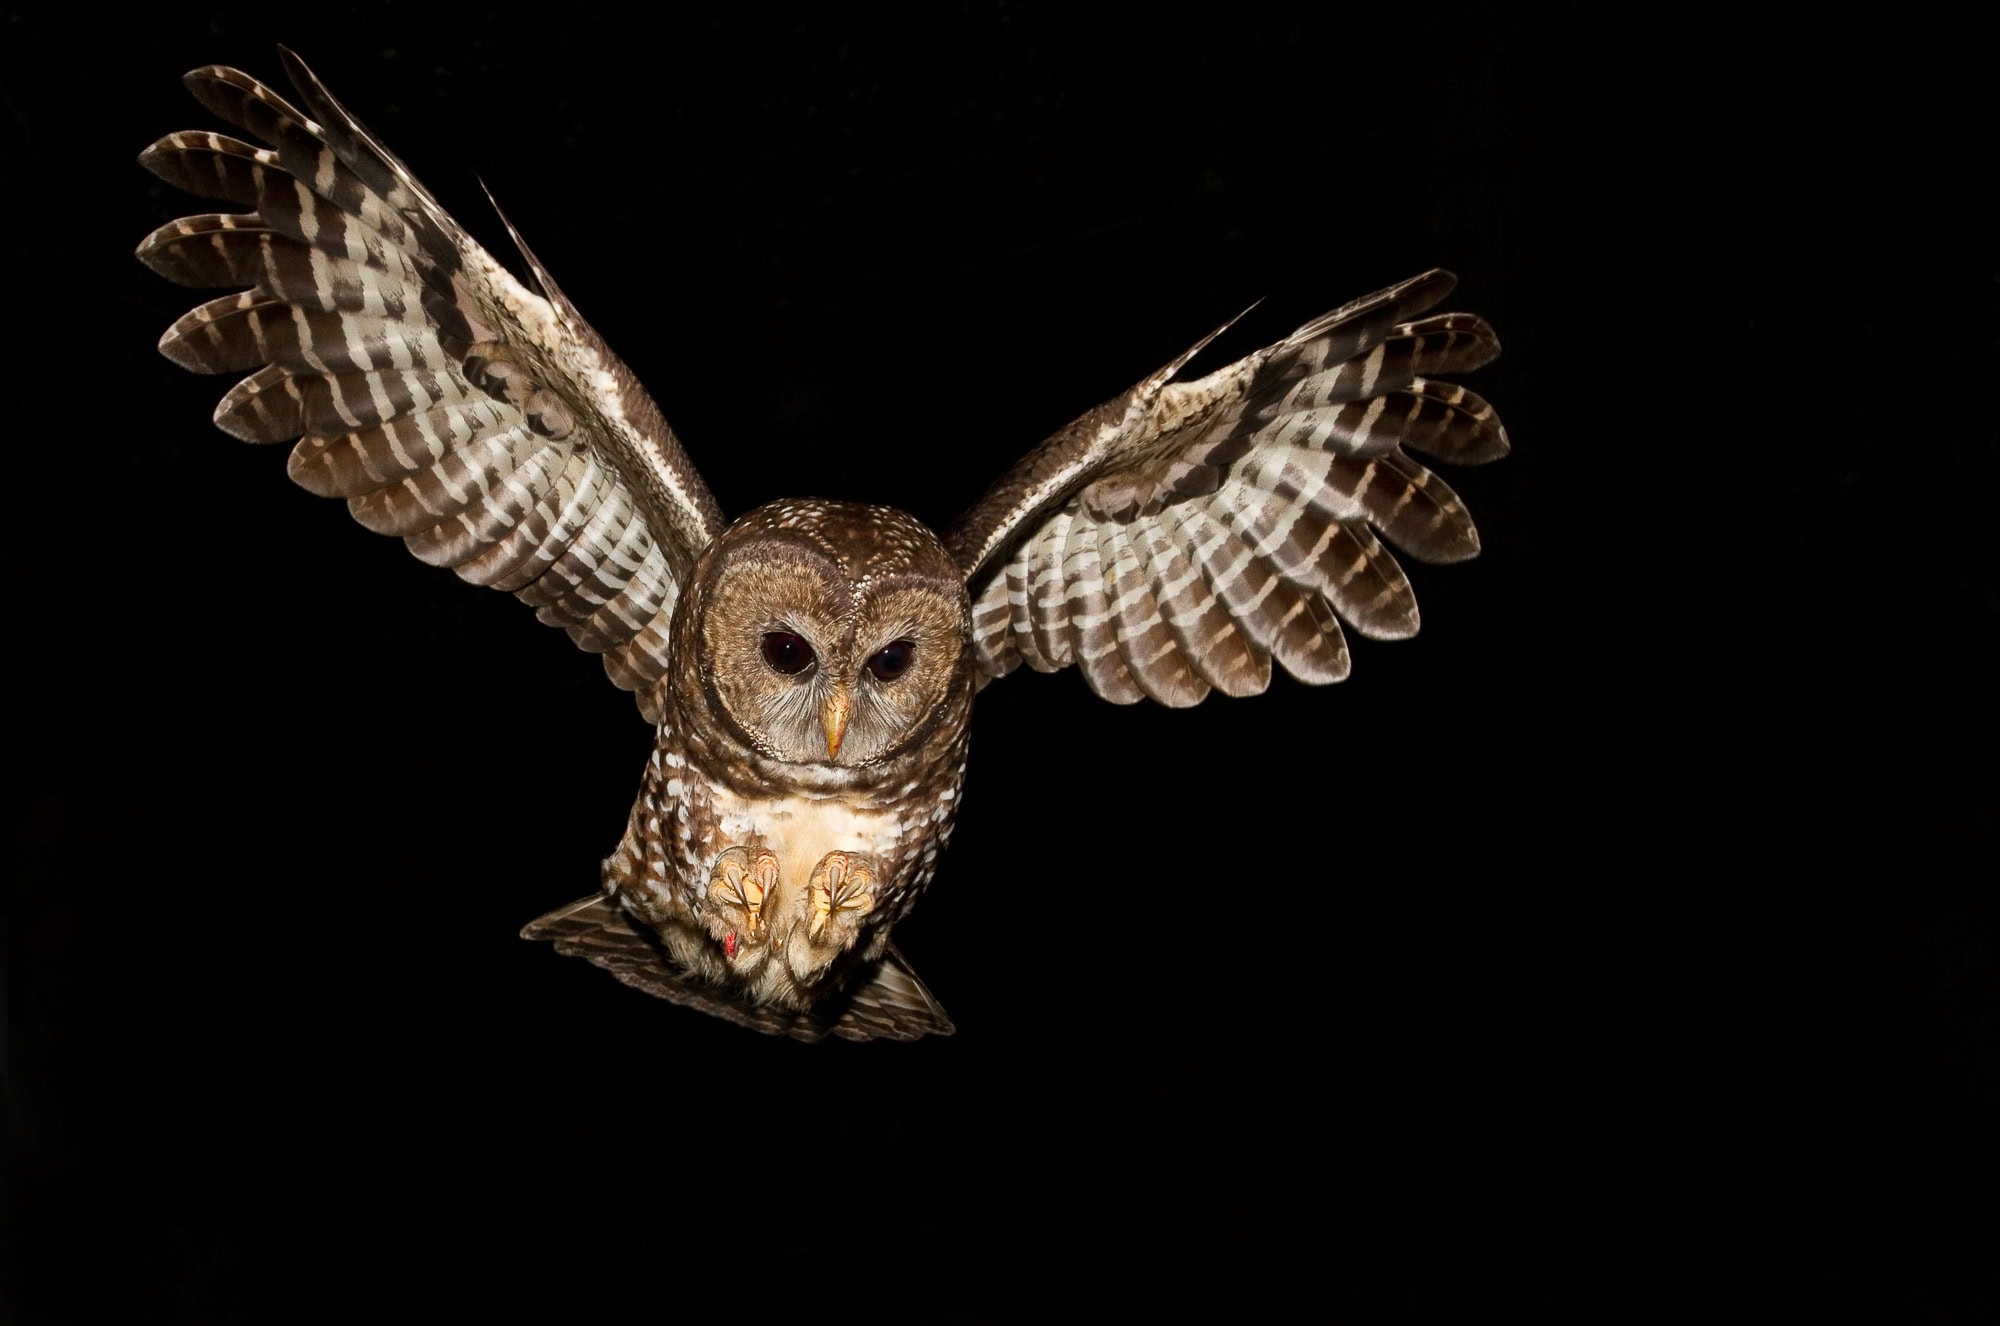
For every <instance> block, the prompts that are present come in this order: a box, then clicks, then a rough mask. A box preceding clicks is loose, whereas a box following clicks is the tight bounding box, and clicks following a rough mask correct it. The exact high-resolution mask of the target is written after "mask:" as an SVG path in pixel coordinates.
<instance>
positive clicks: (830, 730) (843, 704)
mask: <svg viewBox="0 0 2000 1326" xmlns="http://www.w3.org/2000/svg"><path fill="white" fill-rule="evenodd" d="M847 706H848V699H847V692H846V691H835V692H834V693H833V694H832V695H829V696H827V697H826V712H825V713H823V714H821V715H820V722H821V723H822V724H823V725H824V726H825V727H826V758H828V759H829V760H831V759H835V758H838V756H839V755H840V739H841V738H842V737H844V736H846V735H847Z"/></svg>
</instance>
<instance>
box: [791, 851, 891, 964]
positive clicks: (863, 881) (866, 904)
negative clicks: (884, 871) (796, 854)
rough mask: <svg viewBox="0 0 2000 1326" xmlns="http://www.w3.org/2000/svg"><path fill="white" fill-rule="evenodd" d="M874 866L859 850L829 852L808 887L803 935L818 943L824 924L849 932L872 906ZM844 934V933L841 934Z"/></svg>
mask: <svg viewBox="0 0 2000 1326" xmlns="http://www.w3.org/2000/svg"><path fill="white" fill-rule="evenodd" d="M875 880H876V875H875V866H874V864H873V863H872V862H871V861H870V860H869V859H868V858H867V857H866V856H864V855H862V854H861V853H859V852H828V853H827V854H826V855H825V856H823V857H821V858H820V863H819V864H818V865H816V866H814V867H813V872H812V880H811V881H810V883H809V884H808V886H807V892H806V896H807V900H808V902H809V904H810V909H811V910H810V911H809V912H808V914H807V921H806V934H807V935H808V937H810V938H811V940H812V942H813V943H815V944H817V943H819V942H821V939H822V938H823V937H824V936H825V934H826V930H827V927H828V926H829V925H831V926H833V927H834V928H835V929H836V930H839V931H851V930H852V929H853V928H854V926H855V925H856V924H858V923H859V922H860V920H861V918H862V917H864V916H866V915H867V914H868V913H869V912H870V911H872V910H874V907H875ZM843 937H845V936H843Z"/></svg>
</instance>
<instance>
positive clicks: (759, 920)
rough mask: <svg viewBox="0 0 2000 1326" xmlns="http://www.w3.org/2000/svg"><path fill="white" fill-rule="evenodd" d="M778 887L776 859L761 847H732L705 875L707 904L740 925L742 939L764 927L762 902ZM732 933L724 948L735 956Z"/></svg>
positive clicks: (733, 933)
mask: <svg viewBox="0 0 2000 1326" xmlns="http://www.w3.org/2000/svg"><path fill="white" fill-rule="evenodd" d="M777 887H778V858H777V857H776V856H775V855H773V854H772V853H770V852H768V851H766V850H765V849H763V848H761V847H756V848H751V847H732V848H730V849H729V850H728V851H726V852H724V853H723V854H722V855H721V856H718V857H717V858H715V866H714V867H713V868H712V869H711V870H710V871H709V872H708V901H709V902H710V904H712V905H714V906H716V907H718V908H720V909H721V913H722V915H723V916H724V917H726V918H728V919H731V920H736V921H738V922H739V923H740V926H741V929H742V931H743V933H744V935H745V936H753V935H755V934H756V933H757V931H758V930H759V929H760V928H761V927H762V926H763V924H764V900H765V899H766V898H768V897H770V896H771V894H772V892H773V891H774V890H776V888H777ZM735 939H736V932H735V931H734V930H732V931H730V932H729V941H727V946H728V948H729V950H730V956H731V957H734V956H735V948H736V945H735V943H734V942H733V941H734V940H735Z"/></svg>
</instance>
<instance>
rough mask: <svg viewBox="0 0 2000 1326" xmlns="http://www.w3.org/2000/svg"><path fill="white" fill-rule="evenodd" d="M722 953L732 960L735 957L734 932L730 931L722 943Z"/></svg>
mask: <svg viewBox="0 0 2000 1326" xmlns="http://www.w3.org/2000/svg"><path fill="white" fill-rule="evenodd" d="M722 951H723V953H725V954H726V955H728V956H729V957H732V958H733V957H735V956H736V932H735V931H734V930H731V931H730V932H729V937H728V938H726V939H724V940H723V941H722Z"/></svg>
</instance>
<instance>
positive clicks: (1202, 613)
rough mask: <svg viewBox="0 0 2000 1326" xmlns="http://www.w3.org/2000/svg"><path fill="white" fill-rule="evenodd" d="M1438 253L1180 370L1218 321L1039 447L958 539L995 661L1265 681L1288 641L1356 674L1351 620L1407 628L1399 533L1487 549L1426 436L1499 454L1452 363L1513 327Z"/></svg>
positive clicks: (1449, 552)
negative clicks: (1479, 301) (1280, 333)
mask: <svg viewBox="0 0 2000 1326" xmlns="http://www.w3.org/2000/svg"><path fill="white" fill-rule="evenodd" d="M1454 284H1455V279H1454V278H1453V277H1452V276H1451V274H1450V273H1448V272H1443V271H1430V272H1426V273H1424V274H1423V275H1421V276H1417V277H1413V278H1412V279H1410V280H1408V281H1404V282H1402V283H1400V284H1398V285H1394V286H1391V287H1389V288H1388V289H1386V290H1381V291H1378V292H1376V293H1375V294H1372V295H1368V296H1365V297H1364V298H1361V299H1357V300H1355V301H1353V302H1352V303H1350V304H1347V305H1344V306H1342V307H1341V308H1338V309H1335V310H1334V311H1333V312H1331V313H1328V314H1326V315H1325V316H1324V317H1321V318H1317V319H1315V320H1313V321H1312V322H1310V323H1307V324H1306V325H1305V326H1303V327H1301V328H1299V329H1298V330H1297V331H1295V332H1293V333H1292V334H1291V335H1290V336H1288V337H1286V338H1285V339H1284V340H1282V341H1279V342H1278V343H1277V344H1275V345H1271V346H1267V347H1265V348H1264V349H1262V350H1259V351H1257V352H1256V353H1255V354H1251V355H1248V356H1246V357H1245V358H1243V359H1240V360H1238V361H1237V362H1235V363H1233V364H1230V365H1229V366H1228V367H1226V368H1222V369H1218V370H1217V371H1215V372H1214V373H1211V374H1209V375H1208V376H1207V377H1204V378H1200V379H1197V380H1195V381H1191V382H1176V381H1174V377H1175V375H1176V374H1177V373H1178V372H1179V371H1180V369H1181V368H1182V367H1183V366H1185V365H1186V363H1187V362H1188V360H1190V359H1192V358H1193V357H1194V355H1195V354H1196V353H1197V352H1198V351H1199V350H1200V349H1201V348H1202V346H1204V345H1206V344H1207V343H1208V340H1212V339H1214V334H1211V336H1210V337H1209V338H1208V339H1207V340H1204V341H1202V342H1201V343H1200V344H1197V345H1196V346H1194V347H1193V348H1192V349H1190V350H1189V351H1188V352H1187V353H1186V354H1184V355H1182V356H1181V357H1180V358H1179V359H1176V360H1175V361H1174V362H1173V363H1171V364H1169V365H1167V367H1165V368H1163V369H1161V370H1160V371H1159V372H1157V373H1155V374H1153V375H1152V376H1151V377H1149V378H1147V379H1146V380H1145V381H1143V382H1141V383H1140V384H1139V385H1138V386H1136V387H1134V388H1132V390H1130V391H1128V392H1126V393H1125V394H1124V395H1123V396H1120V397H1118V398H1117V399H1116V400H1113V401H1110V402H1108V403H1107V404H1105V405H1102V406H1099V407H1098V408H1097V409H1095V410H1092V411H1090V412H1089V413H1088V414H1085V415H1084V416H1083V417H1082V418H1080V419H1078V420H1076V421H1075V422H1074V423H1072V424H1070V425H1069V426H1068V427H1066V428H1064V429H1063V430H1062V431H1061V432H1058V433H1056V434H1055V435H1054V436H1052V437H1050V438H1049V439H1048V440H1047V441H1046V442H1044V443H1042V445H1041V446H1040V447H1038V448H1036V449H1035V450H1034V451H1033V452H1030V453H1029V454H1028V455H1027V456H1026V457H1024V458H1023V459H1022V460H1021V461H1020V462H1019V463H1018V464H1016V465H1015V466H1014V467H1013V468H1012V469H1011V470H1009V471H1008V472H1007V473H1006V474H1005V475H1003V476H1001V478H1000V480H999V482H997V483H996V484H994V485H993V487H992V488H991V489H989V490H988V491H987V493H986V495H985V496H984V497H983V498H981V499H980V501H979V502H978V504H976V505H975V506H974V507H973V508H972V509H971V510H970V511H968V512H967V513H966V514H965V516H963V517H962V518H961V519H960V520H959V522H958V524H957V525H956V526H955V527H954V528H953V529H952V531H951V533H950V535H949V536H948V537H947V539H946V546H947V547H949V548H950V549H951V552H952V554H953V556H954V557H955V558H956V559H957V560H958V563H959V565H960V566H962V567H964V568H965V572H966V584H967V588H968V589H969V590H970V592H971V594H972V598H973V627H972V629H973V648H974V653H975V656H976V658H977V662H978V666H979V669H980V671H981V673H982V674H983V675H984V677H985V678H987V679H991V678H994V677H1000V676H1004V675H1006V674H1007V673H1009V672H1011V671H1013V670H1014V668H1015V667H1017V666H1018V665H1020V664H1021V663H1023V662H1025V663H1027V664H1028V666H1030V667H1032V668H1035V669H1037V670H1039V671H1043V672H1052V671H1055V670H1057V669H1059V668H1062V667H1066V666H1068V665H1070V664H1072V663H1074V664H1076V665H1077V666H1078V668H1079V669H1080V670H1081V671H1082V672H1083V675H1084V677H1085V679H1086V680H1087V681H1088V682H1089V684H1090V687H1091V689H1092V690H1094V691H1096V692H1097V693H1098V694H1099V695H1101V696H1103V697H1104V698H1106V699H1108V700H1113V701H1116V702H1118V703H1120V704H1130V703H1133V702H1134V701H1137V700H1140V699H1146V698H1150V699H1153V700H1156V701H1158V702H1160V703H1162V704H1166V705H1174V706H1181V705H1191V704H1194V703H1196V702H1198V701H1200V700H1201V699H1202V698H1203V697H1205V696H1206V695H1207V694H1208V692H1209V691H1210V689H1211V688H1212V689H1215V690H1219V691H1222V692H1223V693H1224V694H1226V695H1253V694H1256V693H1258V692H1260V691H1262V690H1263V689H1264V688H1265V687H1266V686H1267V685H1268V684H1269V682H1270V677H1271V660H1272V659H1274V658H1275V659H1276V660H1277V661H1278V662H1279V663H1280V664H1281V665H1282V666H1283V667H1284V669H1285V670H1286V671H1287V672H1289V673H1291V674H1292V675H1293V676H1294V677H1297V678H1298V679H1299V680H1301V681H1305V682H1314V683H1318V682H1331V681H1339V680H1340V679H1341V678H1343V677H1345V676H1346V675H1347V671H1348V655H1347V644H1346V640H1345V638H1344V637H1343V635H1342V633H1341V627H1340V623H1341V622H1342V621H1345V622H1346V623H1347V624H1348V626H1350V627H1352V628H1353V629H1354V630H1357V631H1359V632H1360V633H1361V634H1363V635H1365V636H1371V637H1375V638H1379V639H1394V638H1400V637H1404V636H1409V635H1413V634H1415V632H1416V629H1417V602H1416V597H1415V595H1414V594H1412V593H1411V591H1410V585H1409V581H1408V580H1407V579H1406V578H1405V577H1404V575H1403V572H1402V568H1401V567H1399V566H1398V565H1397V563H1396V559H1395V557H1394V556H1393V555H1392V554H1391V553H1390V552H1389V550H1388V549H1387V548H1385V547H1384V546H1383V545H1382V543H1381V541H1380V540H1378V539H1377V538H1376V534H1377V533H1378V532H1379V533H1380V534H1381V535H1382V536H1383V537H1384V538H1386V539H1387V540H1388V541H1389V542H1390V543H1392V544H1394V545H1395V546H1396V547H1398V548H1400V549H1402V550H1403V551H1404V552H1406V553H1408V554H1410V555H1411V556H1413V557H1415V558H1417V559H1418V560H1419V561H1425V562H1454V561H1462V560H1464V559H1466V558H1469V557H1472V556H1474V555H1476V554H1477V553H1478V551H1479V536H1478V534H1477V533H1476V531H1475V530H1474V528H1473V525H1472V519H1471V517H1470V516H1468V515H1467V514H1466V510H1465V507H1464V505H1463V504H1462V503H1460V502H1459V500H1458V497H1457V495H1456V494H1454V493H1453V492H1452V491H1451V489H1450V488H1449V487H1447V486H1446V485H1445V483H1444V481H1443V480H1441V479H1439V478H1438V477H1437V476H1436V475H1435V474H1433V473H1431V471H1430V470H1428V469H1426V468H1425V467H1424V466H1422V465H1420V464H1418V463H1417V462H1416V461H1415V460H1413V459H1411V457H1410V455H1409V452H1410V451H1421V452H1425V453H1427V454H1428V455H1431V456H1435V457H1437V458H1438V459H1440V460H1445V461H1450V462H1454V463H1457V464H1466V465H1470V464H1478V463H1482V462H1485V461H1490V460H1495V459H1497V458H1499V457H1500V456H1502V455H1505V454H1506V451H1507V435H1506V432H1505V430H1503V429H1502V428H1501V426H1500V421H1499V420H1498V418H1497V417H1495V415H1494V413H1493V410H1492V409H1491V407H1489V406H1488V405H1487V404H1486V402H1485V401H1483V400H1481V399H1480V398H1479V397H1478V396H1476V395H1474V394H1473V393H1472V392H1470V391H1467V390H1466V389H1465V388H1463V387H1459V386H1454V385H1451V384H1448V383H1445V382H1441V381H1438V380H1437V379H1438V375H1440V374H1446V373H1463V372H1467V371H1470V370H1472V369H1475V368H1478V367H1480V366H1481V365H1483V364H1485V363H1487V362H1489V361H1490V360H1492V359H1493V357H1494V356H1495V355H1497V354H1498V353H1499V352H1500V342H1499V340H1498V338H1497V337H1495V336H1494V334H1493V330H1492V328H1490V327H1488V326H1487V325H1486V323H1485V321H1484V320H1483V319H1481V318H1478V317H1474V316H1472V315H1471V314H1466V313H1444V314H1435V315H1432V316H1429V317H1423V316H1421V315H1423V314H1424V313H1426V312H1427V311H1428V310H1429V309H1430V308H1431V307H1432V306H1434V305H1435V304H1436V303H1437V302H1438V301H1439V300H1441V299H1443V298H1444V297H1445V296H1446V295H1447V294H1449V293H1450V292H1451V289H1452V286H1453V285H1454Z"/></svg>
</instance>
